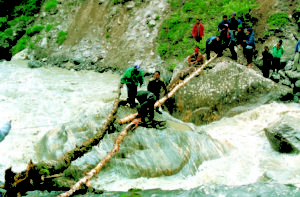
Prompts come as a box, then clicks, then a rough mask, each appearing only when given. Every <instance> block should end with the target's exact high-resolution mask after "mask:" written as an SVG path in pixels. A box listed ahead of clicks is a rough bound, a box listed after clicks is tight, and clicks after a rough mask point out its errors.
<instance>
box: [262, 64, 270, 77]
mask: <svg viewBox="0 0 300 197" xmlns="http://www.w3.org/2000/svg"><path fill="white" fill-rule="evenodd" d="M270 68H271V61H268V62H264V63H263V67H262V70H261V71H262V73H263V76H264V77H265V78H269V72H270Z"/></svg>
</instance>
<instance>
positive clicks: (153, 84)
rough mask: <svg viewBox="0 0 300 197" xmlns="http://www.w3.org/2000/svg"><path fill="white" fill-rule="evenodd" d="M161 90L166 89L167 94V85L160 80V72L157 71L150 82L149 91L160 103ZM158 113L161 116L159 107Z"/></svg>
mask: <svg viewBox="0 0 300 197" xmlns="http://www.w3.org/2000/svg"><path fill="white" fill-rule="evenodd" d="M161 88H163V89H164V91H165V92H164V94H165V95H166V94H167V88H166V85H165V83H164V81H163V80H162V79H161V78H160V72H159V71H155V73H154V76H153V77H152V78H151V79H150V80H149V83H148V86H147V90H148V91H150V92H152V93H153V94H154V95H155V97H156V101H158V100H159V98H160V91H161ZM156 112H157V113H159V114H161V112H160V111H159V108H158V107H157V108H156Z"/></svg>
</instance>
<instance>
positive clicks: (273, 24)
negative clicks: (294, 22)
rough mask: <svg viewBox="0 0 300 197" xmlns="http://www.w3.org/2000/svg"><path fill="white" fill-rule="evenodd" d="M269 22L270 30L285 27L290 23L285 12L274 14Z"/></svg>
mask: <svg viewBox="0 0 300 197" xmlns="http://www.w3.org/2000/svg"><path fill="white" fill-rule="evenodd" d="M267 21H268V24H269V28H270V29H276V28H278V27H284V26H285V25H287V24H288V23H289V22H290V20H289V17H288V15H287V13H285V12H279V13H275V14H272V15H271V16H270V17H269V18H268V19H267Z"/></svg>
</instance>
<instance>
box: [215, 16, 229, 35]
mask: <svg viewBox="0 0 300 197" xmlns="http://www.w3.org/2000/svg"><path fill="white" fill-rule="evenodd" d="M229 23H230V22H229V20H227V15H224V16H223V20H222V21H221V22H220V23H219V25H218V30H219V32H221V31H222V30H223V29H224V28H225V24H227V25H229Z"/></svg>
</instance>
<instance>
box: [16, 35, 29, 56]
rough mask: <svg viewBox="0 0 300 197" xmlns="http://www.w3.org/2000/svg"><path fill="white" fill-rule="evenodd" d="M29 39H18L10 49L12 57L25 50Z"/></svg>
mask: <svg viewBox="0 0 300 197" xmlns="http://www.w3.org/2000/svg"><path fill="white" fill-rule="evenodd" d="M29 39H30V38H29V37H28V36H25V37H22V38H21V39H19V40H18V42H17V44H16V45H15V46H14V47H13V48H12V55H15V54H17V53H18V52H20V51H22V50H23V49H25V48H26V46H27V43H28V40H29Z"/></svg>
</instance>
